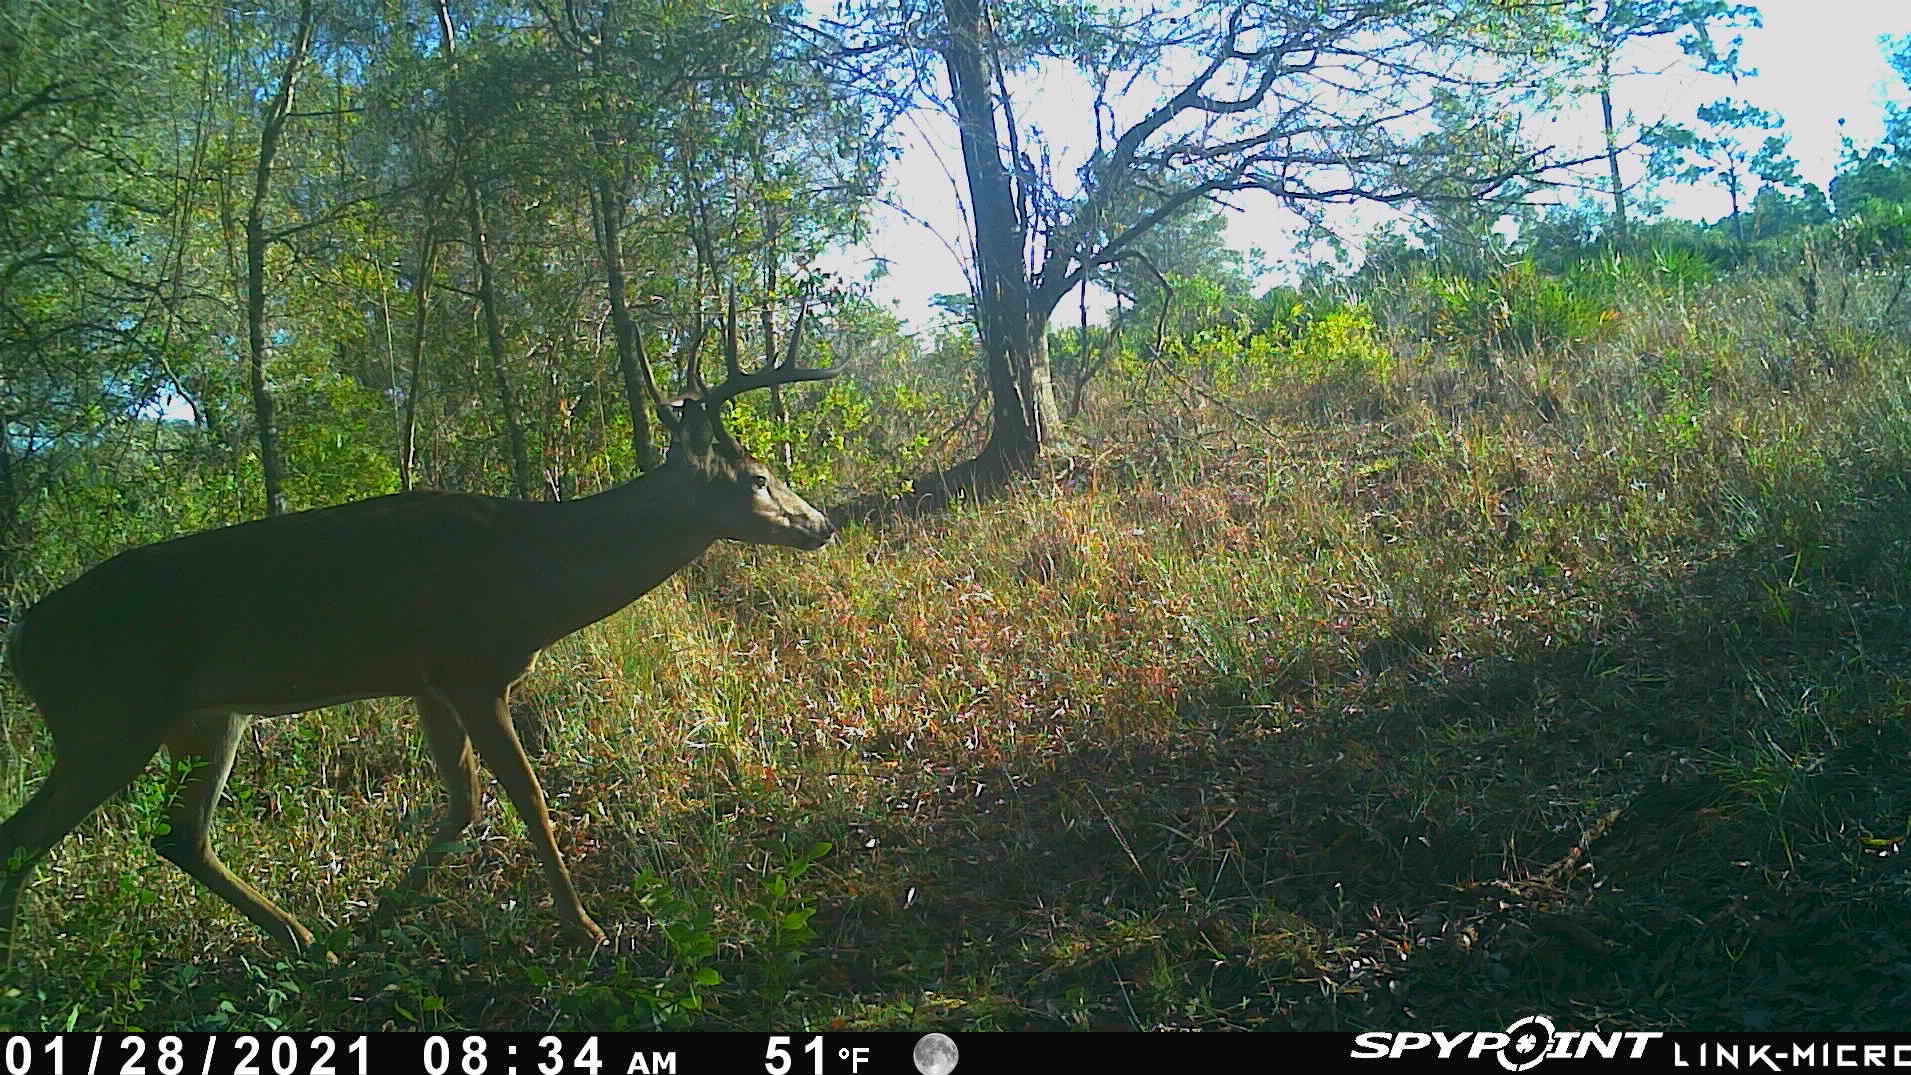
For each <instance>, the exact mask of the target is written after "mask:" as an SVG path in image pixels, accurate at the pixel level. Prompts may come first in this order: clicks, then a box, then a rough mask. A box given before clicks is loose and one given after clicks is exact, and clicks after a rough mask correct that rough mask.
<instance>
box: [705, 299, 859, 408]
mask: <svg viewBox="0 0 1911 1075" xmlns="http://www.w3.org/2000/svg"><path fill="white" fill-rule="evenodd" d="M727 305H728V308H727V310H726V311H725V317H724V323H723V363H724V366H725V367H726V369H727V370H728V373H729V377H728V379H726V380H725V381H724V382H723V383H722V384H720V385H718V386H716V387H715V388H703V390H702V394H701V398H702V400H703V405H704V406H705V407H707V408H712V409H714V408H716V407H721V406H722V405H723V404H724V403H726V402H728V401H730V400H731V399H734V398H735V397H737V396H739V395H742V394H743V393H745V392H753V391H755V390H757V389H759V388H768V387H770V386H771V385H779V384H793V383H795V382H798V381H826V380H829V379H830V378H831V377H834V376H836V375H837V374H839V373H841V372H842V370H836V369H818V368H815V367H812V366H798V365H797V364H796V350H797V346H798V344H800V343H801V341H802V337H803V318H804V317H805V316H806V315H807V314H808V313H809V308H810V296H809V291H808V290H807V289H805V291H804V292H803V301H802V305H801V306H799V307H797V310H796V323H795V324H794V325H792V326H791V327H790V339H789V344H788V346H787V347H786V348H785V349H784V352H783V360H782V361H781V362H772V364H771V365H768V366H765V367H763V368H762V369H760V370H757V371H756V372H754V373H744V372H743V364H742V362H741V361H740V360H739V359H738V357H737V293H736V288H735V287H734V286H732V287H731V289H730V296H729V301H728V304H727ZM772 353H774V352H772ZM700 387H701V386H700Z"/></svg>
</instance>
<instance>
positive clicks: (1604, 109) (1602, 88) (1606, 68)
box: [1599, 51, 1626, 249]
mask: <svg viewBox="0 0 1911 1075" xmlns="http://www.w3.org/2000/svg"><path fill="white" fill-rule="evenodd" d="M1599 112H1600V115H1601V116H1602V117H1603V118H1604V119H1605V123H1606V172H1607V175H1608V177H1609V178H1610V181H1611V184H1612V243H1613V245H1614V246H1615V247H1618V248H1620V249H1624V248H1625V246H1626V185H1625V182H1624V180H1622V179H1621V178H1620V176H1619V131H1618V128H1617V127H1616V126H1614V124H1613V119H1612V53H1610V52H1606V51H1601V52H1600V53H1599Z"/></svg>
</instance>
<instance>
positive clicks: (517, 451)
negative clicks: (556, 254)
mask: <svg viewBox="0 0 1911 1075" xmlns="http://www.w3.org/2000/svg"><path fill="white" fill-rule="evenodd" d="M438 34H439V37H440V38H441V39H442V40H443V42H444V48H445V59H446V60H447V61H449V60H450V59H451V58H452V57H453V56H455V55H456V51H455V50H456V48H457V35H456V34H455V33H454V32H453V31H452V26H451V5H450V2H449V0H438ZM452 117H453V119H452V130H453V132H454V133H453V138H454V139H455V140H456V142H457V143H458V145H456V146H454V148H453V159H459V158H458V157H457V154H458V153H459V152H461V151H462V150H463V148H464V143H466V142H468V141H469V137H468V134H467V132H466V131H465V130H464V125H463V124H462V123H461V122H459V121H458V117H457V111H456V109H455V108H454V109H453V110H452ZM457 170H458V173H459V178H460V179H461V180H462V181H463V182H464V193H465V200H464V204H465V223H466V225H467V226H468V227H469V228H470V230H471V259H472V260H473V261H475V262H476V263H477V265H478V308H479V312H480V313H481V315H482V316H483V319H484V338H485V346H486V347H487V348H488V349H489V351H490V358H491V380H492V383H493V385H494V386H495V388H496V389H497V393H498V414H499V416H500V417H501V418H503V420H504V431H505V435H506V437H507V438H508V439H509V441H510V444H511V486H512V489H513V491H515V492H516V493H517V495H518V497H519V498H520V499H523V500H529V499H530V498H531V457H530V453H529V452H527V451H526V450H525V447H524V426H523V424H522V423H521V422H520V421H519V420H518V403H517V398H516V397H515V396H514V395H513V394H512V392H511V376H510V373H509V372H508V371H507V370H506V368H505V361H504V330H503V329H502V328H501V327H500V326H499V324H498V289H497V283H496V280H495V279H494V277H495V273H494V272H493V271H492V264H491V244H490V237H489V236H488V235H487V234H486V233H485V228H484V200H483V198H482V197H481V196H480V194H479V191H478V183H477V181H476V180H475V179H473V178H472V177H471V173H470V172H469V171H466V170H465V169H464V168H463V167H462V166H459V167H458V169H457Z"/></svg>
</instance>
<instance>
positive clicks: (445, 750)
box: [372, 694, 480, 924]
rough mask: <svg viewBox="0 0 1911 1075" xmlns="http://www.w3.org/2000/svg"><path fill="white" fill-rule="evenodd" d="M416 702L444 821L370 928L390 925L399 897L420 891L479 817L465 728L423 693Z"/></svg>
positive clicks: (475, 770) (439, 702) (449, 710)
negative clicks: (441, 791) (434, 767)
mask: <svg viewBox="0 0 1911 1075" xmlns="http://www.w3.org/2000/svg"><path fill="white" fill-rule="evenodd" d="M414 701H416V702H417V703H418V718H419V723H420V724H421V725H423V726H424V730H425V744H426V746H428V747H429V748H430V749H431V759H432V761H433V762H434V763H435V764H436V765H437V767H438V778H439V780H440V781H441V782H443V784H444V786H445V794H446V796H447V799H448V802H447V804H446V806H445V815H444V817H443V818H442V819H440V820H439V822H438V827H437V828H436V829H435V830H434V831H433V832H432V834H431V842H430V843H429V844H426V845H425V849H424V850H423V851H421V852H419V853H418V858H417V859H416V860H415V861H414V862H412V864H411V868H410V869H408V870H406V871H405V876H404V879H403V880H402V881H400V882H399V883H398V885H397V887H396V888H395V889H394V891H393V892H391V893H389V894H387V895H386V897H385V898H384V899H383V900H380V901H379V904H378V911H377V912H376V913H375V914H373V915H372V922H373V923H374V924H382V923H385V922H388V921H390V920H391V917H392V914H393V912H394V911H395V910H396V909H397V907H398V906H399V905H400V904H402V903H403V902H404V896H402V895H400V893H403V894H406V895H409V894H410V893H413V892H417V891H419V890H420V889H422V888H423V887H424V884H425V882H426V881H427V880H429V879H430V876H431V872H432V871H433V870H434V869H436V868H437V866H438V864H439V863H440V862H442V861H444V857H445V855H446V854H448V853H450V851H451V848H452V845H453V843H454V842H455V841H456V840H457V839H458V837H459V836H461V835H463V834H464V831H465V830H466V829H468V828H470V827H471V823H472V822H473V821H475V820H476V819H477V816H478V804H479V801H480V798H479V790H478V763H477V759H476V758H474V757H473V756H472V753H471V739H470V737H468V736H466V735H465V732H464V725H462V724H460V723H458V714H457V713H456V712H455V711H453V710H452V708H451V707H450V706H449V705H447V704H446V703H445V702H444V701H443V700H442V699H440V698H438V697H436V696H435V695H430V694H421V695H419V696H418V697H417V698H416V699H414ZM394 897H397V898H394Z"/></svg>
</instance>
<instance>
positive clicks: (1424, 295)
mask: <svg viewBox="0 0 1911 1075" xmlns="http://www.w3.org/2000/svg"><path fill="white" fill-rule="evenodd" d="M1621 264H1623V263H1621ZM1615 271H1622V270H1615V269H1612V268H1609V267H1608V266H1601V265H1594V266H1591V267H1588V268H1578V269H1574V270H1571V271H1569V272H1568V273H1566V274H1563V275H1554V274H1551V273H1546V272H1542V271H1540V270H1539V268H1538V267H1537V266H1535V265H1534V264H1533V263H1532V262H1531V261H1517V262H1514V263H1512V264H1510V265H1507V266H1505V267H1503V268H1500V269H1497V270H1495V271H1493V272H1492V273H1490V274H1488V275H1487V276H1485V277H1484V278H1480V279H1475V278H1470V277H1466V276H1461V275H1457V274H1450V273H1446V274H1429V275H1426V276H1423V277H1420V278H1418V279H1415V280H1411V281H1408V282H1407V283H1406V284H1405V285H1404V286H1405V289H1406V290H1407V292H1408V293H1409V294H1417V295H1419V296H1421V300H1420V302H1421V303H1422V304H1423V305H1422V307H1421V309H1420V311H1419V313H1418V315H1417V317H1418V319H1419V322H1420V324H1422V325H1424V327H1425V333H1426V335H1427V337H1428V338H1429V339H1431V340H1433V341H1435V342H1436V343H1438V344H1440V345H1442V346H1444V347H1446V348H1449V349H1452V350H1455V351H1458V352H1461V353H1466V354H1483V353H1505V352H1529V353H1530V352H1545V351H1561V352H1571V351H1573V350H1575V349H1579V348H1583V347H1586V346H1589V345H1591V344H1593V343H1595V342H1597V341H1599V340H1600V339H1602V338H1604V337H1606V336H1608V335H1609V334H1610V332H1611V330H1612V328H1613V325H1614V322H1615V321H1616V320H1617V318H1618V311H1617V309H1616V308H1615V305H1614V295H1613V286H1612V285H1613V273H1614V272H1615Z"/></svg>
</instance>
